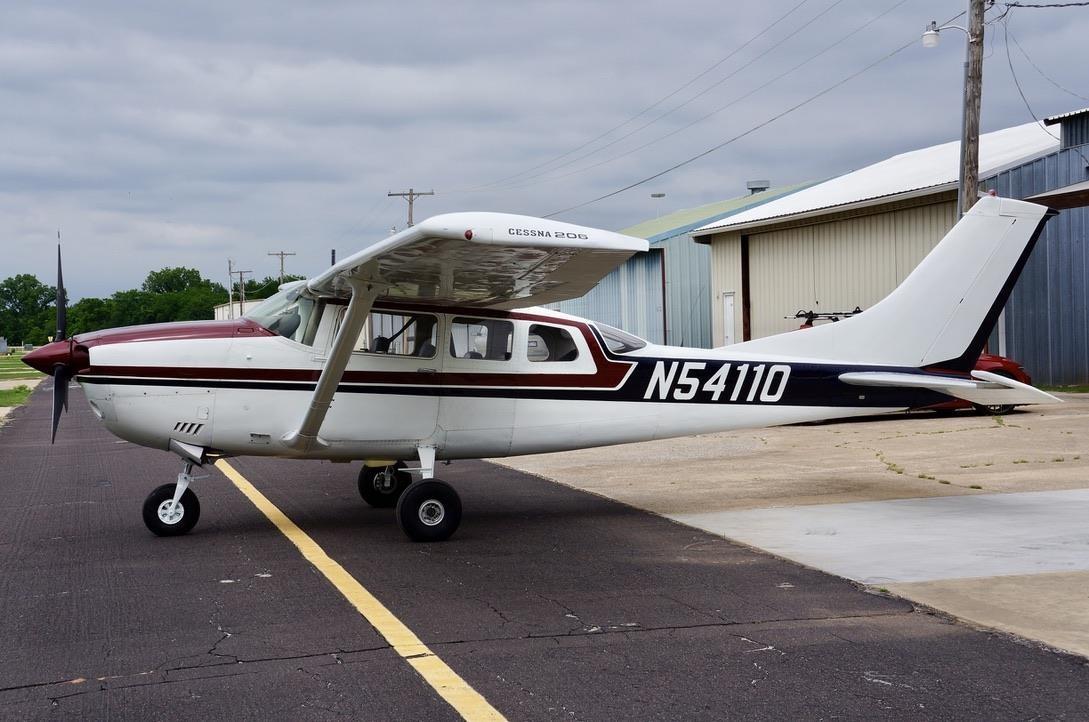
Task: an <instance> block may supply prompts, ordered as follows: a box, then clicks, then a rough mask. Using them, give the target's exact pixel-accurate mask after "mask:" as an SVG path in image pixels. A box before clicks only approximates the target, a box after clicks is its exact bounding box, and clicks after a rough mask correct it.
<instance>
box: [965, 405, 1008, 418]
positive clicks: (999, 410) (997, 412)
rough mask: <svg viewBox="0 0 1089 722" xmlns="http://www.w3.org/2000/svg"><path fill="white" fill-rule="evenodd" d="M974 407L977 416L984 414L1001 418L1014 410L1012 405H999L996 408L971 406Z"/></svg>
mask: <svg viewBox="0 0 1089 722" xmlns="http://www.w3.org/2000/svg"><path fill="white" fill-rule="evenodd" d="M972 406H974V407H975V410H976V413H977V414H984V415H989V416H1003V415H1005V414H1008V413H1010V412H1011V411H1013V410H1014V408H1016V407H1015V406H1014V405H1013V404H1001V405H997V406H984V405H983V404H972Z"/></svg>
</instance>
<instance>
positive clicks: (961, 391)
mask: <svg viewBox="0 0 1089 722" xmlns="http://www.w3.org/2000/svg"><path fill="white" fill-rule="evenodd" d="M839 380H840V381H842V382H843V383H845V384H851V385H852V386H885V387H896V388H918V389H929V390H931V391H937V392H939V393H943V394H946V395H948V396H954V397H956V398H958V399H964V400H965V401H969V402H971V403H973V404H983V405H986V406H1000V405H1004V404H1016V405H1019V406H1020V405H1025V404H1059V403H1062V399H1058V398H1056V397H1054V396H1052V395H1051V394H1049V393H1047V392H1045V391H1041V390H1040V389H1037V388H1035V387H1033V386H1029V385H1028V384H1023V383H1021V382H1020V381H1015V380H1014V379H1009V378H1006V377H1005V376H999V375H998V374H993V373H990V372H989V371H978V370H977V371H972V379H965V378H956V377H952V376H935V375H930V374H907V373H896V372H886V371H852V372H848V373H844V374H840V375H839Z"/></svg>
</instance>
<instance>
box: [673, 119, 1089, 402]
mask: <svg viewBox="0 0 1089 722" xmlns="http://www.w3.org/2000/svg"><path fill="white" fill-rule="evenodd" d="M1055 130H1058V131H1059V132H1058V133H1056V132H1055ZM1060 138H1061V139H1062V140H1061V141H1060ZM1087 141H1089V109H1085V110H1080V111H1073V112H1071V113H1066V114H1064V115H1061V116H1054V117H1051V118H1047V119H1046V120H1045V121H1044V122H1043V123H1035V122H1033V123H1028V124H1025V125H1020V126H1016V127H1013V128H1006V129H1004V130H999V131H995V132H992V133H987V134H984V135H982V136H980V154H979V166H980V179H981V182H980V187H981V188H983V189H986V190H991V189H994V190H996V191H997V192H998V194H999V195H1001V196H1006V197H1012V198H1023V199H1027V200H1033V201H1035V202H1039V203H1042V204H1045V205H1050V206H1052V207H1055V208H1066V209H1067V210H1063V211H1062V212H1061V214H1060V216H1059V217H1058V218H1054V219H1052V220H1051V222H1050V223H1048V225H1047V226H1046V227H1045V233H1044V235H1043V236H1042V237H1041V239H1040V242H1039V243H1038V244H1037V247H1036V249H1035V251H1034V252H1033V254H1032V257H1031V258H1030V260H1029V263H1028V265H1027V266H1026V268H1025V271H1024V273H1023V274H1022V276H1021V279H1020V280H1019V282H1018V284H1017V286H1016V287H1015V289H1014V292H1013V295H1012V297H1011V299H1010V301H1009V303H1008V304H1007V306H1006V310H1005V311H1004V313H1003V314H1002V317H1001V318H1000V319H999V322H998V324H997V328H996V330H995V332H994V333H992V336H991V344H990V348H991V350H992V351H997V352H998V353H1001V354H1003V355H1007V356H1010V357H1011V358H1014V359H1016V360H1017V361H1019V362H1021V363H1022V364H1024V365H1025V366H1026V368H1028V370H1029V372H1030V373H1031V374H1032V376H1033V378H1034V380H1035V381H1036V382H1039V383H1043V384H1080V383H1087V382H1089V244H1087V243H1086V241H1087V240H1089V239H1087V235H1089V224H1087V222H1086V220H1087V215H1089V212H1087V211H1086V209H1085V207H1084V206H1085V203H1086V200H1087V198H1089V184H1087V183H1086V181H1087V180H1089V161H1086V156H1089V144H1087ZM959 153H960V143H959V141H955V142H951V143H944V144H942V145H936V146H932V147H930V148H923V149H921V150H915V151H911V152H907V153H903V154H901V155H897V156H894V157H892V158H888V159H886V160H884V161H881V162H879V163H876V164H874V165H871V166H867V167H865V168H861V169H859V170H856V171H854V172H851V173H847V174H845V175H842V176H839V177H836V178H833V179H831V180H828V181H824V182H822V183H818V184H816V185H812V186H810V187H808V188H804V189H801V190H799V191H797V192H796V193H792V194H790V195H788V196H785V197H782V198H779V199H776V200H773V201H769V202H767V203H764V204H762V205H760V206H759V207H756V208H751V209H748V210H745V211H742V212H739V213H736V214H733V215H731V216H729V217H726V218H724V219H722V220H719V221H714V222H711V223H708V224H705V225H704V226H702V227H700V228H698V229H696V230H695V231H693V232H692V237H693V240H695V241H696V244H700V245H707V246H709V247H710V249H711V255H710V266H711V299H710V300H711V315H712V329H713V343H714V345H716V346H720V345H726V344H729V343H734V342H738V341H742V340H748V339H753V338H760V337H762V336H768V335H771V334H775V333H781V332H784V331H790V330H793V329H796V328H797V327H798V325H799V321H798V320H797V319H795V318H793V316H794V314H795V313H796V312H797V311H810V310H812V311H816V312H824V313H829V312H843V311H850V310H852V309H854V308H855V307H856V306H857V307H861V308H862V309H863V310H864V309H866V308H867V307H869V306H872V305H873V304H874V303H876V302H877V301H879V300H881V299H882V298H884V297H885V296H886V295H887V294H888V293H889V292H890V291H892V290H893V289H894V288H895V287H896V286H897V285H898V284H899V283H900V281H902V280H903V279H904V278H905V277H906V276H907V275H908V274H909V273H910V272H911V271H912V270H913V269H914V268H915V266H916V265H918V263H919V261H921V260H922V259H923V257H924V256H926V254H927V253H929V252H930V250H931V249H932V248H933V247H934V246H935V245H937V243H938V242H939V241H940V240H941V239H942V237H943V236H944V235H945V234H946V233H947V232H948V230H949V229H950V228H951V227H952V226H953V225H954V223H955V222H956V220H957V213H956V198H957V177H958V163H959Z"/></svg>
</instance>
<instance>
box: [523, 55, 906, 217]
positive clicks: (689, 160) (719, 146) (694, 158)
mask: <svg viewBox="0 0 1089 722" xmlns="http://www.w3.org/2000/svg"><path fill="white" fill-rule="evenodd" d="M916 42H918V40H917V39H916V38H912V39H911V40H909V41H908V42H906V43H904V44H903V45H901V46H900V47H898V48H897V49H896V50H893V51H892V52H891V53H888V54H887V55H885V56H884V57H882V58H879V59H878V60H875V61H874V62H872V63H870V64H869V65H867V66H866V67H864V68H862V69H861V70H858V71H856V72H854V73H852V74H850V75H848V76H846V77H845V78H842V79H841V80H839V81H837V82H835V83H833V84H832V85H830V86H828V87H827V88H825V89H824V90H821V91H820V92H817V93H814V94H813V95H811V96H809V97H808V98H806V99H805V100H803V101H801V102H800V103H797V104H795V105H793V106H791V107H789V108H787V109H786V110H784V111H782V112H781V113H778V114H777V115H774V116H772V117H770V118H768V119H767V120H764V121H762V122H760V123H758V124H756V125H754V126H752V127H751V128H749V129H748V130H746V131H745V132H743V133H739V134H738V135H735V136H733V137H732V138H729V139H727V140H724V141H722V142H721V143H719V144H717V145H714V146H712V147H710V148H708V149H707V150H705V151H703V152H702V153H698V154H696V155H694V156H692V157H691V158H687V159H685V160H683V161H681V162H680V163H677V164H675V165H672V166H670V167H669V168H666V169H665V170H662V171H659V172H658V173H655V174H654V175H651V176H647V177H646V178H643V179H642V180H639V181H636V182H634V183H631V184H629V185H626V186H624V187H623V188H618V189H616V190H614V191H612V192H610V193H606V194H604V195H601V196H598V197H597V198H593V199H591V200H588V201H585V202H583V203H579V204H576V205H573V206H569V207H567V208H563V209H561V210H558V211H553V212H552V213H549V214H548V215H546V216H544V217H545V218H552V217H554V216H558V215H559V214H561V213H567V212H568V211H573V210H576V209H578V208H583V207H585V206H588V205H591V204H593V203H597V202H598V201H603V200H605V199H606V198H612V197H613V196H616V195H620V194H621V193H623V192H624V191H629V190H631V189H632V188H637V187H639V186H641V185H643V184H644V183H649V182H650V181H652V180H655V179H656V178H661V177H662V176H664V175H666V174H667V173H672V172H673V171H675V170H677V169H678V168H683V167H684V166H686V165H688V164H690V163H693V162H695V161H697V160H699V159H700V158H703V157H705V156H708V155H710V154H712V153H714V152H715V151H717V150H721V149H722V148H725V147H726V146H728V145H730V144H731V143H734V142H735V141H738V140H741V139H742V138H744V137H746V136H748V135H751V134H753V133H755V132H756V131H758V130H760V129H761V128H763V127H765V126H767V125H770V124H772V123H774V122H775V121H777V120H779V119H780V118H782V117H784V116H786V115H789V114H790V113H793V112H794V111H795V110H798V109H799V108H802V107H804V106H806V105H809V104H810V103H812V102H813V101H814V100H817V99H818V98H820V97H822V96H825V95H827V94H828V93H830V92H832V91H833V90H835V89H836V88H839V87H840V86H842V85H845V84H846V83H849V82H850V81H852V80H854V79H855V78H857V77H858V76H860V75H862V74H863V73H865V72H866V71H868V70H870V69H872V68H875V67H877V66H878V65H880V64H881V63H883V62H885V61H886V60H888V59H889V58H892V57H893V56H895V55H898V54H899V53H901V52H903V51H904V50H907V49H908V48H909V47H911V46H912V45H914V44H915V43H916Z"/></svg>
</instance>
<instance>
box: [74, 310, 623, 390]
mask: <svg viewBox="0 0 1089 722" xmlns="http://www.w3.org/2000/svg"><path fill="white" fill-rule="evenodd" d="M374 309H375V310H376V311H378V310H380V311H398V310H399V311H415V312H421V311H425V312H429V313H435V314H444V315H457V316H468V317H472V316H478V317H487V318H506V319H511V320H515V321H532V322H535V323H548V324H553V325H556V326H566V327H568V328H572V329H578V331H579V332H580V333H581V334H582V337H583V338H584V339H585V340H586V346H587V348H589V350H590V355H591V357H592V358H593V360H594V364H595V366H596V367H597V371H596V372H595V373H592V374H550V373H531V372H525V371H512V372H510V373H496V372H494V371H488V372H464V371H449V372H436V373H429V372H418V371H345V372H344V377H343V378H342V379H341V382H342V383H364V384H379V385H394V386H397V385H408V386H412V385H429V386H430V385H444V386H488V387H494V386H500V387H518V386H523V387H533V388H550V387H555V388H571V387H578V388H592V389H611V388H616V387H618V386H620V384H621V383H622V382H623V381H624V378H625V377H626V376H627V374H628V372H629V371H630V370H631V368H633V367H634V366H635V363H634V362H633V361H629V362H625V361H613V360H610V359H609V358H608V357H606V356H605V354H604V353H603V352H602V349H601V346H600V344H599V342H598V339H597V337H596V336H594V334H593V333H592V332H591V331H590V327H589V326H588V325H587V324H586V323H582V322H578V321H571V320H568V319H561V318H555V317H552V316H544V315H538V314H533V313H522V312H511V311H494V310H490V309H476V308H450V307H436V306H428V305H424V304H398V305H396V306H394V305H390V304H377V303H376V304H375V306H374ZM236 336H238V337H251V336H265V337H270V336H276V334H275V333H273V332H272V331H269V330H268V329H266V328H264V327H263V326H261V325H260V324H257V323H256V322H254V321H251V320H250V319H248V318H241V319H235V320H233V321H191V322H185V323H164V324H152V325H148V326H128V327H124V328H115V329H106V330H104V331H97V332H94V333H89V334H81V335H80V336H77V337H76V339H75V340H76V342H77V343H79V344H80V345H82V346H85V347H91V346H98V345H104V344H111V343H134V342H141V341H187V340H192V339H214V338H234V337H236ZM375 358H379V357H377V356H376V357H375ZM381 358H388V357H381ZM393 358H402V359H405V360H409V359H413V360H415V361H418V362H420V363H426V362H428V361H433V360H434V359H426V358H417V357H408V356H397V357H393ZM484 363H496V362H494V361H492V362H487V361H485V362H484ZM500 363H501V362H500ZM81 375H83V376H119V377H129V378H157V379H164V378H165V379H171V378H176V379H187V380H192V379H208V380H225V381H227V380H229V381H293V382H316V381H317V380H318V377H319V376H320V375H321V370H320V369H275V368H273V369H270V368H263V369H255V368H229V367H201V366H102V365H94V366H91V367H90V368H89V369H86V370H85V371H83V372H82V373H81Z"/></svg>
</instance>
